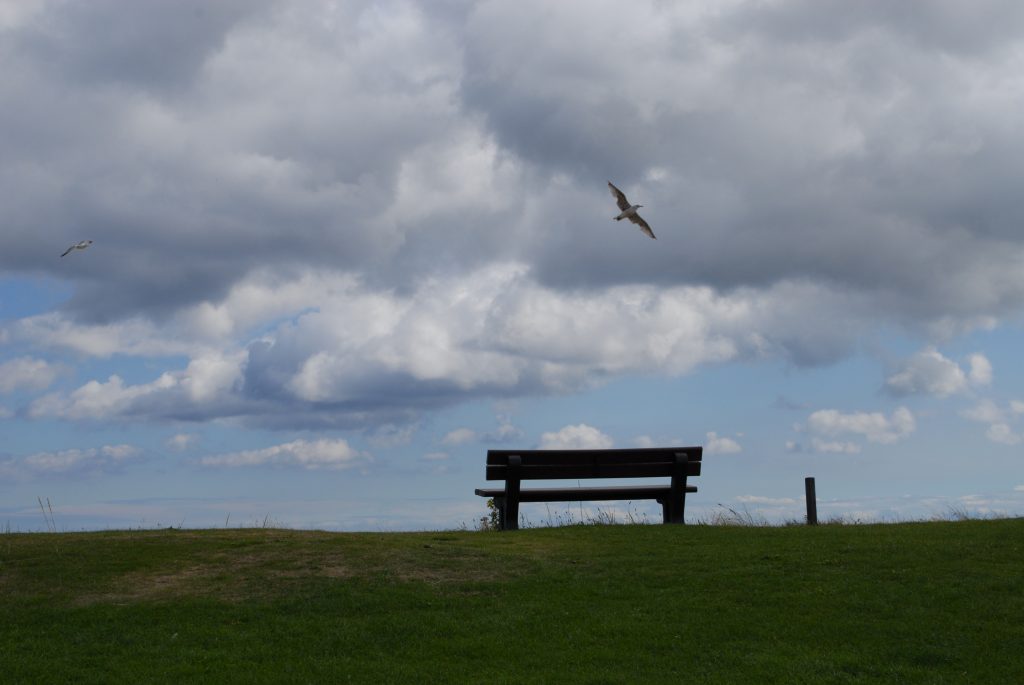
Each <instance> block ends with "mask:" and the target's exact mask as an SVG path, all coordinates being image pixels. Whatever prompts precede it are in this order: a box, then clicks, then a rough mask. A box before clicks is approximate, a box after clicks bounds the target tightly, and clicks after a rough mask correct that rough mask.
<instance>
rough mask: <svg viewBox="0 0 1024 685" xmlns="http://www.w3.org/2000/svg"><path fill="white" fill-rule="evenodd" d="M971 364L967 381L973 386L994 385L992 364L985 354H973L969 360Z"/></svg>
mask: <svg viewBox="0 0 1024 685" xmlns="http://www.w3.org/2000/svg"><path fill="white" fill-rule="evenodd" d="M967 361H968V363H969V364H970V369H971V370H970V372H968V374H967V379H968V380H969V381H970V383H971V385H976V386H977V385H991V384H992V363H991V362H990V361H989V360H988V358H987V357H985V355H983V354H972V355H971V356H970V357H968V358H967Z"/></svg>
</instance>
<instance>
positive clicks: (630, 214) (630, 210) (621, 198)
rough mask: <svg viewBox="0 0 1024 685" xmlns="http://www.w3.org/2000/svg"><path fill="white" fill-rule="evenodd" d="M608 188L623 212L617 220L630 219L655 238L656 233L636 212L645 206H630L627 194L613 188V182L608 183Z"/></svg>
mask: <svg viewBox="0 0 1024 685" xmlns="http://www.w3.org/2000/svg"><path fill="white" fill-rule="evenodd" d="M608 188H610V189H611V191H612V195H614V196H615V203H616V204H618V205H619V209H621V210H622V211H621V212H620V213H619V215H618V216H617V217H615V220H616V221H622V220H623V219H629V220H630V221H632V222H633V223H634V224H636V225H637V226H639V227H640V230H641V231H643V232H644V233H646V234H647V235H649V236H651V237H652V238H654V231H652V230H651V227H650V226H648V225H647V222H646V221H644V220H643V219H641V218H640V215H639V214H637V213H636V210H637V209H638V208H640V207H643V205H631V204H629V200H627V199H626V194H625V193H623V192H622V191H621V190H619V189H618V188H616V187H615V186H613V185H612V182H611V181H608ZM655 240H657V238H655Z"/></svg>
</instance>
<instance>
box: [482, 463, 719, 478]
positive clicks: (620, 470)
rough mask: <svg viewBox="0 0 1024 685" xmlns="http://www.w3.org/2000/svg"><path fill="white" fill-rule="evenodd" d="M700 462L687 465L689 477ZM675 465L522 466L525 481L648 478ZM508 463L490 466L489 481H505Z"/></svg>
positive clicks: (666, 472) (695, 473)
mask: <svg viewBox="0 0 1024 685" xmlns="http://www.w3.org/2000/svg"><path fill="white" fill-rule="evenodd" d="M700 465H701V462H699V461H691V462H688V463H687V464H686V475H687V476H699V475H700ZM674 468H675V465H674V464H668V463H654V464H652V463H645V464H603V463H602V464H567V465H562V464H532V465H526V464H524V465H523V466H521V467H520V469H519V473H520V475H519V477H520V478H521V479H522V480H553V479H560V478H647V477H652V478H653V477H658V476H671V475H672V472H673V470H674ZM508 470H509V469H508V467H507V466H488V467H487V480H505V478H506V475H507V474H508Z"/></svg>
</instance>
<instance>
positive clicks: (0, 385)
mask: <svg viewBox="0 0 1024 685" xmlns="http://www.w3.org/2000/svg"><path fill="white" fill-rule="evenodd" d="M60 372H61V368H60V367H59V366H54V365H51V364H49V363H48V362H46V361H45V360H43V359H35V358H33V357H18V358H16V359H11V360H9V361H6V362H4V363H3V364H0V393H11V392H14V391H15V390H19V389H22V388H24V389H26V390H43V389H45V388H48V387H49V386H50V385H51V384H52V383H53V381H54V380H56V378H57V376H58V375H59V374H60Z"/></svg>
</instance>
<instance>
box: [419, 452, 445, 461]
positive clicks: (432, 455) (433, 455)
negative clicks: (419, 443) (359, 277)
mask: <svg viewBox="0 0 1024 685" xmlns="http://www.w3.org/2000/svg"><path fill="white" fill-rule="evenodd" d="M450 458H451V457H450V456H449V454H448V453H447V452H427V453H426V454H424V455H423V461H448V460H449V459H450Z"/></svg>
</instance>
